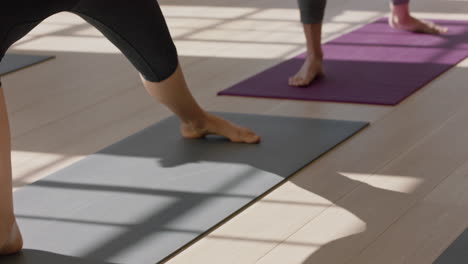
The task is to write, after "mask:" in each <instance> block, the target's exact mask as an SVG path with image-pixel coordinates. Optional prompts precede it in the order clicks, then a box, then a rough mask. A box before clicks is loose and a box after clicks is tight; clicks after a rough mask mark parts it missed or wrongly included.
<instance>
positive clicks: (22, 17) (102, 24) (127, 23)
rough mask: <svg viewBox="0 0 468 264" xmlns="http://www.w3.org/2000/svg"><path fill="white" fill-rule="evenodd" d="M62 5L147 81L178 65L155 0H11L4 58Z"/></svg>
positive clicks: (1, 13)
mask: <svg viewBox="0 0 468 264" xmlns="http://www.w3.org/2000/svg"><path fill="white" fill-rule="evenodd" d="M62 11H68V12H72V13H74V14H77V15H79V16H80V17H82V18H83V19H84V20H86V21H87V22H89V23H90V24H92V25H93V26H94V27H96V28H97V29H98V30H100V31H101V32H102V33H103V34H104V35H105V36H106V37H107V38H108V39H109V40H110V41H111V42H112V43H114V44H115V45H116V46H117V47H118V48H119V49H120V50H121V51H122V53H123V54H125V56H126V57H127V58H128V59H129V60H130V62H131V63H132V64H133V65H134V66H135V67H136V68H137V70H138V71H139V72H140V73H141V74H142V75H143V77H144V78H145V79H146V80H148V81H152V82H160V81H163V80H165V79H167V78H168V77H169V76H170V75H172V73H174V71H175V69H176V68H177V65H178V59H177V51H176V48H175V46H174V43H173V42H172V38H171V35H170V34H169V30H168V29H167V25H166V21H165V20H164V17H163V14H162V12H161V9H160V8H159V5H158V3H157V2H156V0H14V1H9V3H8V6H6V5H3V6H2V7H1V9H0V60H1V59H2V58H3V56H4V55H5V52H6V51H7V49H8V48H9V47H10V46H11V45H12V44H13V43H14V42H16V41H17V40H19V39H20V38H22V37H23V36H24V35H26V34H27V33H28V32H29V31H31V30H32V29H33V28H34V27H35V26H37V25H38V24H39V23H40V22H41V21H42V20H44V19H46V18H47V17H49V16H51V15H53V14H56V13H58V12H62Z"/></svg>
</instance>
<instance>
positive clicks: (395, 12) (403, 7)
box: [390, 4, 411, 24]
mask: <svg viewBox="0 0 468 264" xmlns="http://www.w3.org/2000/svg"><path fill="white" fill-rule="evenodd" d="M390 7H391V8H390V9H391V13H390V18H391V20H392V22H393V23H396V24H405V23H408V22H410V20H411V15H410V12H409V4H400V5H393V4H390Z"/></svg>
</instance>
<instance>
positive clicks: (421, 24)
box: [388, 0, 448, 34]
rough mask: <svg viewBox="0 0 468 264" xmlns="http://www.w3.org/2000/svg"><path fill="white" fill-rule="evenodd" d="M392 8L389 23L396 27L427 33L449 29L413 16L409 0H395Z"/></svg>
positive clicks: (439, 32) (441, 32)
mask: <svg viewBox="0 0 468 264" xmlns="http://www.w3.org/2000/svg"><path fill="white" fill-rule="evenodd" d="M390 9H391V14H390V17H389V19H388V23H389V25H390V27H392V28H394V29H399V30H405V31H411V32H417V33H425V34H443V33H446V32H447V31H448V29H447V28H446V27H442V26H439V25H437V24H434V23H432V22H429V21H424V20H420V19H417V18H415V17H413V16H411V14H410V11H409V2H408V0H403V1H402V0H393V2H392V3H390Z"/></svg>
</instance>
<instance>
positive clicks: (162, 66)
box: [140, 43, 179, 82]
mask: <svg viewBox="0 0 468 264" xmlns="http://www.w3.org/2000/svg"><path fill="white" fill-rule="evenodd" d="M149 64H150V65H149V68H148V70H147V71H141V72H140V73H141V75H142V76H143V78H144V79H145V80H147V81H149V82H162V81H164V80H166V79H167V78H169V77H170V76H172V74H174V72H175V71H176V69H177V67H178V66H179V56H178V54H177V49H176V47H175V45H174V44H173V43H172V45H169V46H168V47H167V48H166V49H164V50H163V51H161V52H160V53H159V56H158V58H152V60H151V62H150V63H149Z"/></svg>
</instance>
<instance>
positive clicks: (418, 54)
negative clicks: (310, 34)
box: [218, 18, 468, 105]
mask: <svg viewBox="0 0 468 264" xmlns="http://www.w3.org/2000/svg"><path fill="white" fill-rule="evenodd" d="M434 22H436V23H439V24H441V25H443V26H446V27H448V28H449V32H448V33H447V34H444V35H439V36H433V35H424V34H416V33H409V32H403V31H398V30H393V29H391V28H390V27H389V26H388V24H387V19H386V18H382V19H379V20H377V21H375V22H373V23H371V24H368V25H365V26H363V27H361V28H359V29H357V30H354V31H352V32H350V33H348V34H345V35H343V36H341V37H338V38H336V39H334V40H332V41H330V42H328V43H326V44H324V45H323V50H324V54H325V61H324V67H325V72H326V77H324V78H321V79H319V80H316V81H314V82H313V83H312V84H311V85H310V86H308V87H299V88H298V87H290V86H288V77H289V76H291V75H293V74H294V73H295V72H296V71H297V70H298V69H299V67H300V66H301V65H302V63H303V58H304V54H301V55H299V56H297V57H295V58H293V59H290V60H288V61H285V62H283V63H281V64H279V65H276V66H274V67H272V68H270V69H268V70H266V71H264V72H261V73H259V74H257V75H255V76H253V77H251V78H249V79H247V80H245V81H242V82H241V83H238V84H236V85H234V86H233V87H231V88H229V89H226V90H224V91H221V92H219V93H218V94H219V95H236V96H250V97H267V98H283V99H297V100H314V101H332V102H348V103H363V104H379V105H396V104H398V103H399V102H401V101H402V100H404V99H405V98H406V97H408V96H409V95H411V94H412V93H414V92H415V91H416V90H418V89H420V88H422V87H423V86H424V85H425V84H427V83H429V82H430V81H432V80H434V79H435V78H436V77H438V76H439V75H441V74H442V73H444V72H445V71H447V70H449V69H450V68H451V67H453V66H454V65H455V64H457V63H459V62H460V61H461V60H463V59H464V58H466V57H467V56H468V21H448V20H437V21H434ZM467 81H468V78H467Z"/></svg>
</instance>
